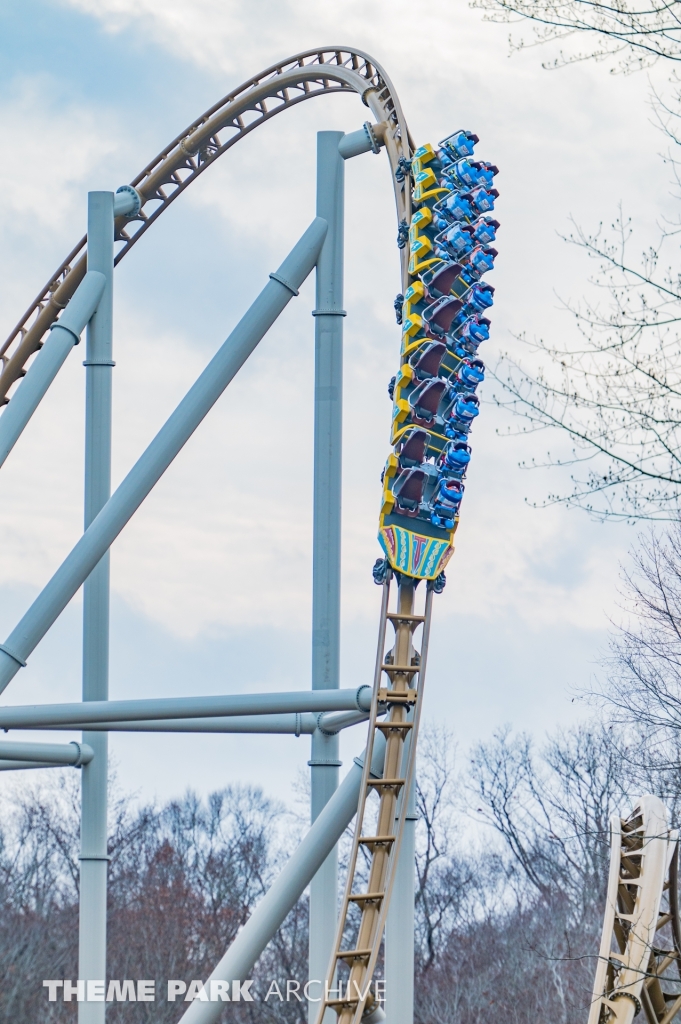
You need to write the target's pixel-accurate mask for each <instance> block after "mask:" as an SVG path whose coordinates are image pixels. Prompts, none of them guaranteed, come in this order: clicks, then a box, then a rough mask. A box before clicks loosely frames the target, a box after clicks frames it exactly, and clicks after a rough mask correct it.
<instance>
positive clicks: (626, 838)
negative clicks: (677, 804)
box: [588, 796, 681, 1024]
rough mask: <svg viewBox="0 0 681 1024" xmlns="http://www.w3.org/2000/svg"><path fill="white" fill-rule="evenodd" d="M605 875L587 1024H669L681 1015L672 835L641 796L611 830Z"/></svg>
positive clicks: (662, 812)
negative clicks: (640, 1022)
mask: <svg viewBox="0 0 681 1024" xmlns="http://www.w3.org/2000/svg"><path fill="white" fill-rule="evenodd" d="M610 836H611V846H610V873H609V878H608V894H607V899H606V907H605V918H604V922H603V934H602V938H601V946H600V951H599V957H598V967H597V968H596V978H595V981H594V990H593V999H592V1002H591V1009H590V1013H589V1021H588V1024H631V1022H632V1021H633V1019H634V1017H635V1016H637V1015H639V1014H640V1012H641V1010H643V1012H644V1014H645V1017H646V1020H647V1022H648V1024H670V1022H671V1020H672V1019H673V1018H674V1017H675V1016H676V1014H677V1013H678V1012H679V1010H681V928H680V922H679V906H678V864H679V849H678V834H677V832H675V831H671V830H670V829H669V824H668V821H667V810H666V808H665V806H664V804H663V803H662V801H661V800H659V799H658V798H657V797H655V796H644V797H642V799H641V800H640V801H639V803H638V804H637V805H636V807H634V809H633V811H632V812H631V814H630V815H629V817H628V818H626V819H621V818H620V817H619V815H614V816H613V817H612V819H611V825H610Z"/></svg>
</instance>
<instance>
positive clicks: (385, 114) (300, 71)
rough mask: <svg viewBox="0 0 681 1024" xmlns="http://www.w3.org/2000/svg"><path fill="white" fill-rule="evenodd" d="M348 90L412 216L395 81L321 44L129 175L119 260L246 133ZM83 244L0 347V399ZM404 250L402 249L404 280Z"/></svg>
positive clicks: (36, 344) (61, 297) (59, 301)
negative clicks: (364, 111) (367, 114)
mask: <svg viewBox="0 0 681 1024" xmlns="http://www.w3.org/2000/svg"><path fill="white" fill-rule="evenodd" d="M346 92H355V93H357V94H358V95H359V96H361V98H362V101H363V102H364V103H365V104H366V106H368V107H369V109H370V110H371V113H372V114H373V116H374V117H375V119H376V122H377V124H378V125H380V126H381V132H382V134H381V141H382V142H383V143H384V144H385V148H386V150H387V153H388V157H389V160H390V164H391V168H392V171H393V185H394V190H395V200H396V205H397V218H398V222H400V223H401V222H402V221H405V220H406V222H407V223H409V220H410V216H411V191H410V188H409V181H408V177H407V181H406V183H405V180H404V179H403V180H402V181H398V180H397V178H396V177H395V173H394V172H395V170H396V169H397V167H398V165H399V162H400V160H401V159H406V160H408V159H410V157H411V154H412V151H413V144H412V141H411V138H410V136H409V131H408V129H407V124H406V121H405V119H404V114H403V113H402V108H401V106H400V103H399V100H398V98H397V95H396V93H395V90H394V88H393V85H392V83H391V81H390V79H389V78H388V76H387V74H386V73H385V71H384V70H383V68H382V67H381V66H380V64H378V63H377V62H376V61H375V60H374V59H373V58H372V57H370V56H369V54H367V53H364V52H363V51H362V50H354V49H349V48H347V47H343V46H329V47H321V48H319V49H315V50H306V51H305V52H304V53H298V54H296V55H295V56H293V57H289V58H288V59H287V60H285V61H282V62H281V63H280V64H273V65H272V66H271V67H269V68H267V69H266V70H265V71H262V72H261V73H260V74H259V75H256V76H255V77H254V78H250V79H249V80H248V81H247V82H244V83H243V85H240V86H239V87H238V88H237V89H235V90H234V91H233V92H231V93H229V94H228V95H227V96H225V97H224V99H222V100H220V101H219V102H218V103H216V104H215V105H214V106H212V107H210V109H209V110H207V111H206V112H205V113H204V114H202V115H201V117H199V118H197V119H196V121H194V122H192V124H190V125H189V127H188V128H186V129H185V130H184V131H183V132H182V133H181V134H180V135H178V136H177V137H176V138H175V139H173V141H172V142H171V143H170V145H168V146H167V147H166V148H165V149H164V150H162V152H161V153H159V154H158V156H157V157H155V158H154V159H153V160H152V161H151V162H150V163H149V164H147V166H146V167H145V168H144V170H143V171H141V172H140V174H138V175H137V177H136V178H134V179H133V181H132V182H131V185H132V186H133V187H134V188H135V190H136V191H137V193H138V195H139V197H140V209H139V211H138V212H137V213H136V214H135V215H134V216H133V217H130V218H126V217H118V218H116V223H115V230H116V240H117V242H118V245H119V248H118V252H117V254H116V263H119V262H120V260H122V259H123V257H124V256H125V255H126V253H128V252H129V251H130V249H131V248H132V246H133V245H134V244H135V243H136V242H137V241H138V239H139V238H141V236H142V235H143V234H144V232H145V231H147V229H148V228H149V227H151V225H152V224H153V223H154V222H155V221H156V220H158V218H159V217H160V216H161V214H162V213H163V211H164V210H167V208H168V207H169V206H170V204H171V203H172V202H174V200H175V199H177V197H178V196H179V195H180V194H181V193H182V192H184V190H185V189H186V188H188V187H189V185H190V184H191V183H192V182H193V181H195V180H196V178H198V176H199V175H200V174H202V173H203V172H204V171H205V170H206V168H207V167H209V166H210V165H211V164H213V163H214V162H215V161H216V160H217V158H218V157H219V156H222V154H223V153H226V152H227V150H228V149H231V147H232V146H234V145H235V144H236V143H237V142H238V141H239V140H240V139H242V138H244V136H246V135H248V134H249V133H250V132H252V131H254V129H256V128H257V127H259V125H261V124H263V123H264V122H265V121H269V120H270V118H272V117H274V116H275V114H279V113H281V112H282V111H283V110H288V109H289V108H290V107H293V106H295V105H296V104H298V103H302V102H303V101H304V100H308V99H313V98H314V97H315V96H325V95H328V94H331V93H346ZM86 244H87V236H85V237H83V238H81V240H80V241H79V242H78V244H77V245H76V246H75V247H74V248H73V249H72V250H71V252H70V253H69V254H68V256H67V257H66V259H65V260H64V261H63V263H62V264H61V266H60V267H59V268H58V270H57V271H56V273H55V274H53V275H52V277H51V278H50V280H49V282H48V283H47V285H46V286H45V287H44V288H43V289H42V291H41V292H40V294H39V295H38V296H37V297H36V299H35V300H34V301H33V302H32V303H31V305H30V306H29V308H28V309H27V310H26V312H25V313H24V315H23V316H22V318H21V320H19V322H18V323H17V325H16V327H15V328H14V329H13V330H12V332H11V334H10V335H9V337H8V338H7V340H6V341H5V342H4V343H3V344H2V346H0V360H1V366H0V405H5V404H7V402H8V401H9V400H10V397H11V396H10V395H9V392H10V389H11V387H12V385H13V384H15V383H16V381H17V380H19V379H20V378H21V377H23V376H24V374H25V373H26V367H27V363H28V361H29V360H30V358H31V356H32V355H34V354H35V353H36V352H37V351H38V350H39V349H40V347H41V345H42V340H43V338H44V336H45V334H46V332H47V331H48V330H49V328H50V327H51V326H52V324H53V323H54V322H55V320H56V319H57V317H58V315H59V313H60V312H61V310H62V309H64V307H65V306H66V305H67V304H68V302H69V300H70V299H71V296H72V295H73V293H74V292H75V290H76V288H77V287H78V285H79V284H80V282H81V281H82V279H83V277H84V275H85V270H86V254H85V250H86ZM407 256H408V253H407V251H406V250H402V278H403V286H404V282H405V280H406V270H407V266H406V259H407Z"/></svg>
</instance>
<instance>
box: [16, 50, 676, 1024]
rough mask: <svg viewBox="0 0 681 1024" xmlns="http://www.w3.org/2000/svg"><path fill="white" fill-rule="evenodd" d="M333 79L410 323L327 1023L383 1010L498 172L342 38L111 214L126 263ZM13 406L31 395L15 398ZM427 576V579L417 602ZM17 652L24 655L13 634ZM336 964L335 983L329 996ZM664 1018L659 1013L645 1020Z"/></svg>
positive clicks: (20, 331)
mask: <svg viewBox="0 0 681 1024" xmlns="http://www.w3.org/2000/svg"><path fill="white" fill-rule="evenodd" d="M338 92H340V93H343V92H355V93H357V94H359V95H360V97H361V98H362V100H363V102H364V103H365V104H366V105H367V106H368V107H369V109H370V110H371V113H372V114H373V116H374V118H375V123H373V124H370V123H368V122H367V123H366V124H365V126H364V130H365V132H366V135H367V139H368V141H367V139H364V140H363V142H364V143H365V144H366V145H365V149H366V148H367V146H368V143H369V142H370V143H371V147H372V148H373V149H374V151H375V152H378V151H379V148H380V147H381V146H383V147H385V149H386V151H387V154H388V158H389V162H390V167H391V172H392V175H391V176H392V181H393V188H394V193H395V201H396V208H397V220H398V247H399V250H400V263H401V287H402V292H401V293H400V294H399V295H398V296H397V298H396V300H395V312H396V316H397V323H398V324H399V325H401V328H402V330H401V335H402V340H401V348H400V365H399V370H398V373H397V374H396V375H395V377H394V378H393V380H392V381H391V383H390V386H389V393H390V396H391V399H392V430H391V443H392V446H393V451H392V453H391V454H390V456H389V457H388V460H387V463H386V466H385V469H384V471H383V475H382V483H383V497H382V502H381V510H380V519H379V541H380V543H381V545H382V548H383V551H384V556H385V557H384V558H382V559H378V561H377V562H376V565H375V566H374V579H375V581H376V583H378V584H379V585H381V587H382V595H383V597H382V604H381V618H380V627H379V639H378V652H377V659H376V668H375V675H374V686H373V695H372V706H371V715H370V721H369V731H368V744H367V746H368V749H367V754H366V756H365V758H364V763H363V764H364V767H363V776H362V784H361V787H360V798H359V807H358V813H357V816H356V819H355V834H354V840H353V846H352V853H351V858H350V867H349V871H348V878H347V883H346V889H345V895H344V899H343V904H342V909H341V913H340V916H339V923H338V931H337V936H336V942H335V946H334V949H333V953H332V957H331V961H330V964H329V969H328V974H327V979H326V981H327V988H326V990H325V992H326V997H325V998H324V999H322V1001H321V1003H320V1010H319V1024H321V1022H322V1019H323V1017H324V1014H325V1012H326V1011H327V1009H330V1008H333V1009H334V1010H335V1011H336V1013H337V1014H338V1024H359V1022H360V1020H361V1019H362V1017H364V1018H365V1021H368V1020H370V1019H371V1018H372V1015H373V1013H374V1003H375V996H374V994H373V991H372V989H371V984H372V978H373V974H374V971H375V968H376V965H377V962H378V958H379V955H380V949H381V942H382V937H383V932H384V929H385V924H386V917H387V912H388V906H389V901H390V895H391V891H392V888H393V884H394V880H395V877H396V870H397V862H398V856H399V851H400V844H401V840H402V834H403V831H404V823H405V818H406V814H407V804H408V794H409V791H410V788H411V787H412V785H413V783H414V774H415V757H416V746H417V736H418V726H419V720H420V717H421V709H422V704H423V692H424V681H425V670H426V660H427V649H428V640H429V634H430V623H431V615H432V602H433V597H434V595H435V594H436V593H440V592H441V591H442V589H443V588H444V585H445V577H444V571H443V570H444V567H445V566H446V564H447V562H448V560H449V558H450V557H451V555H452V553H453V550H454V549H453V536H454V533H455V531H456V528H457V524H458V519H459V508H460V504H461V500H462V497H463V492H464V478H465V475H466V470H467V466H468V462H469V460H470V457H471V449H470V445H469V443H468V441H469V433H470V430H471V426H472V424H473V422H474V419H475V417H476V416H477V415H478V411H479V400H478V398H477V396H476V393H475V392H476V389H477V387H478V385H479V384H480V383H481V381H482V380H483V379H484V366H483V363H482V362H481V360H480V359H478V358H477V351H478V347H479V345H480V344H481V342H482V341H484V340H486V338H487V337H488V336H489V326H490V322H489V320H488V319H487V318H486V317H485V316H483V315H482V314H483V312H484V311H486V310H487V309H488V307H489V306H491V304H492V301H493V292H494V289H493V288H492V287H491V286H490V285H489V284H486V283H484V282H483V281H482V277H483V275H484V274H485V273H486V272H487V271H489V270H491V269H492V267H493V264H494V258H495V257H496V250H494V249H493V248H490V243H491V242H492V241H494V239H495V234H496V230H497V228H498V227H499V225H498V223H497V221H495V220H494V219H492V218H491V217H489V216H487V215H486V214H487V213H488V212H489V211H491V210H492V209H493V207H494V201H495V199H496V197H497V195H498V193H497V191H496V189H494V188H492V180H493V178H494V176H495V175H496V173H497V168H496V167H495V166H494V165H493V164H489V163H487V162H484V161H479V160H476V159H473V149H474V147H475V144H476V143H477V141H478V139H477V136H475V135H473V134H472V133H470V132H467V131H463V130H459V131H457V132H455V133H454V134H453V135H450V136H448V137H447V138H446V139H444V140H442V142H441V143H440V144H439V148H437V149H436V148H434V147H433V146H431V145H425V146H421V147H420V148H419V149H416V150H415V149H414V146H413V144H412V141H411V138H410V136H409V132H408V129H407V125H406V122H405V120H404V116H403V114H402V110H401V107H400V104H399V101H398V99H397V97H396V94H395V91H394V89H393V87H392V84H391V82H390V80H389V78H388V77H387V75H386V74H385V72H384V71H383V69H382V68H381V67H380V66H379V65H378V64H377V63H376V62H375V61H374V60H373V59H372V58H371V57H369V56H368V55H367V54H365V53H363V52H362V51H359V50H351V49H348V48H344V47H328V48H321V49H315V50H308V51H306V52H305V53H300V54H297V55H296V56H294V57H291V58H290V59H288V60H287V61H284V62H283V63H281V64H276V65H273V66H272V67H270V68H267V69H266V70H265V71H264V72H262V74H260V75H258V76H256V77H255V78H252V79H250V80H249V81H248V82H245V83H244V84H243V85H241V86H240V87H239V88H238V89H236V90H235V91H234V92H232V93H230V94H229V95H228V96H226V97H225V98H224V99H223V100H221V101H220V102H219V103H217V104H215V105H214V106H213V107H211V108H210V110H208V111H206V113H205V114H203V115H202V116H201V117H200V118H198V119H197V120H196V121H194V122H193V123H192V124H191V125H190V126H189V127H188V128H187V129H186V130H185V131H184V132H182V133H181V134H180V135H179V136H177V138H175V139H174V140H173V141H172V142H171V143H170V145H169V146H168V147H166V149H164V150H163V151H162V152H161V153H160V154H159V155H158V156H157V157H156V158H155V159H154V160H152V161H151V162H150V163H149V164H148V165H147V166H146V167H145V168H144V170H143V171H142V172H141V173H140V174H139V175H138V176H137V177H136V178H135V179H134V180H133V181H132V182H131V184H130V185H124V186H122V188H121V189H119V192H121V191H123V192H126V193H127V199H126V202H127V208H128V210H129V213H128V215H127V216H125V217H123V216H120V217H117V218H116V219H115V228H114V230H115V239H116V242H117V245H118V251H117V254H116V259H115V262H116V263H118V262H119V261H120V260H121V259H122V258H123V256H124V255H125V254H126V253H127V252H129V250H130V249H131V248H132V246H133V245H135V243H136V242H137V241H138V240H139V239H140V238H141V236H142V235H143V234H144V232H145V231H146V230H147V229H148V228H149V227H151V225H152V224H153V223H154V222H155V221H156V220H157V219H158V217H159V216H160V215H161V213H162V212H163V211H164V210H165V209H167V207H168V206H169V205H170V204H171V203H172V202H174V201H175V199H176V198H177V197H178V196H179V195H180V194H181V193H182V192H184V190H185V189H186V188H187V187H188V186H189V185H190V184H191V182H192V181H194V180H195V179H196V178H197V177H198V176H199V175H200V174H202V173H203V171H204V170H206V168H207V167H208V166H210V165H211V164H212V163H214V162H215V160H217V158H218V157H219V156H220V155H221V154H222V153H225V152H226V151H227V150H228V149H230V148H231V147H232V146H233V145H235V143H236V142H238V141H239V139H241V138H243V137H244V136H245V135H247V134H248V133H250V132H251V131H253V130H254V129H255V128H257V127H258V126H259V125H261V124H263V123H264V122H265V121H267V120H269V119H270V118H272V117H274V115H275V114H278V113H280V112H281V111H283V110H286V109H288V108H289V107H292V106H295V105H296V104H298V103H301V102H303V101H305V100H307V99H311V98H313V97H314V96H323V95H327V94H329V93H338ZM121 208H125V207H119V209H121ZM413 210H414V211H415V212H412V211H413ZM109 223H110V222H109ZM86 245H87V238H83V239H81V241H80V242H79V243H78V244H77V245H76V246H75V247H74V249H73V250H72V251H71V252H70V253H69V255H68V256H67V258H66V259H65V260H64V262H63V263H62V264H61V266H60V267H59V268H58V270H57V272H56V273H55V274H54V275H53V277H52V278H51V279H50V282H49V283H48V285H47V286H46V287H45V288H44V289H43V290H42V291H41V293H40V294H39V295H38V297H37V298H36V299H35V301H34V302H33V303H32V304H31V306H30V307H29V309H28V310H27V312H26V313H25V315H24V316H23V317H22V318H21V320H20V321H19V323H18V324H17V326H16V327H15V328H14V330H13V331H12V333H11V334H10V336H9V337H8V339H7V341H6V342H5V343H4V345H3V346H2V347H1V348H0V357H1V358H2V369H1V372H0V404H4V405H7V403H11V402H12V399H13V396H14V394H15V391H13V390H12V389H13V386H14V385H15V384H16V383H17V382H18V381H19V380H20V378H21V377H22V376H24V375H25V374H26V373H27V370H28V369H29V368H30V367H29V362H30V360H31V358H32V356H34V354H35V353H36V352H37V351H38V350H39V349H40V348H41V346H42V343H43V338H44V336H45V334H46V332H47V331H48V329H49V328H50V327H51V326H52V325H53V324H54V323H55V321H57V319H58V317H59V314H60V313H61V311H62V310H64V309H65V307H67V305H68V303H69V301H70V299H71V298H72V297H73V296H74V293H75V292H76V289H77V288H78V285H79V284H80V282H81V281H82V280H83V278H84V276H85V273H86V269H87V254H86ZM101 276H102V275H101V274H100V275H99V277H101ZM270 276H271V277H275V275H270ZM95 278H97V274H96V273H95ZM89 279H90V280H93V279H92V278H90V277H89ZM86 283H87V282H86ZM95 283H96V282H95ZM100 294H101V292H100ZM77 301H78V300H76V301H74V304H73V306H72V307H71V311H73V309H74V307H76V306H77ZM92 308H96V307H92ZM66 315H67V316H68V315H69V314H66ZM88 315H91V313H90V314H88ZM86 319H87V318H85V319H84V320H83V323H85V322H86ZM64 326H65V325H64ZM66 329H67V330H71V329H70V328H68V327H67V328H66ZM71 334H72V335H73V334H74V332H73V330H71ZM47 352H48V349H46V350H45V352H44V353H43V357H44V356H45V355H46V353H47ZM41 358H42V357H41ZM107 365H109V364H107ZM36 367H37V364H36ZM28 384H29V380H27V381H26V385H28ZM11 408H12V409H14V410H17V408H21V406H20V403H19V402H17V403H16V404H14V405H13V406H12V407H11ZM4 415H6V413H3V416H4ZM11 415H12V413H11V411H10V417H11ZM0 422H2V418H0ZM5 422H7V421H5ZM8 450H9V449H8ZM420 583H423V584H424V586H423V587H422V589H421V593H423V591H425V594H424V598H423V606H422V610H421V611H420V612H417V610H416V597H417V589H418V586H419V584H420ZM393 584H396V587H394V588H393ZM395 593H396V597H395V602H394V608H393V609H392V610H391V599H392V595H393V594H395ZM389 630H392V631H393V633H392V634H391V636H390V637H388V631H389ZM419 632H420V641H419V643H420V650H417V649H416V647H415V638H416V636H417V634H418V633H419ZM5 651H6V653H7V651H8V649H7V648H5ZM8 656H9V657H10V658H14V661H15V662H16V664H17V665H18V664H20V663H22V662H21V661H20V660H19V659H18V658H16V657H15V656H14V655H13V654H12V652H11V650H9V654H8ZM10 678H11V677H10ZM381 733H382V734H384V736H385V739H386V754H385V765H384V771H383V776H382V778H380V779H378V778H375V777H373V776H372V775H371V764H372V752H373V748H374V743H375V740H376V738H377V737H378V736H379V735H380V734H381ZM631 884H632V885H633V884H634V883H633V882H632V883H631ZM335 977H338V979H339V986H340V987H339V989H338V991H339V993H340V994H339V997H338V998H331V995H330V991H329V989H330V987H331V985H332V984H333V979H334V978H335ZM651 998H656V994H655V993H653V994H652V995H651ZM614 1005H617V1004H614ZM661 1022H662V1018H660V1017H658V1018H656V1019H655V1021H651V1024H661ZM593 1024H596V1022H593ZM664 1024H667V1018H665V1019H664Z"/></svg>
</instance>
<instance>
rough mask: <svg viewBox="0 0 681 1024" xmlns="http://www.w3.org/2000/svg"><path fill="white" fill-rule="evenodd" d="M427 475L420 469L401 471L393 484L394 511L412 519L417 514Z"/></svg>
mask: <svg viewBox="0 0 681 1024" xmlns="http://www.w3.org/2000/svg"><path fill="white" fill-rule="evenodd" d="M427 479H428V474H427V473H425V472H424V471H423V470H422V469H403V470H402V472H401V473H400V475H399V476H398V477H397V478H396V480H395V483H394V484H393V495H394V497H395V509H396V511H397V512H401V513H402V515H405V516H409V517H410V518H413V517H414V516H417V515H418V514H419V508H420V506H421V502H422V501H423V491H424V488H425V486H426V481H427Z"/></svg>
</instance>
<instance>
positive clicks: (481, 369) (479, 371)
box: [455, 359, 485, 393]
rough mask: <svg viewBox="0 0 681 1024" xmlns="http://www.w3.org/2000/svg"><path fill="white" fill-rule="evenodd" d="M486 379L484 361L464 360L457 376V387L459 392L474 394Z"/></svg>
mask: <svg viewBox="0 0 681 1024" xmlns="http://www.w3.org/2000/svg"><path fill="white" fill-rule="evenodd" d="M484 379H485V364H484V363H483V361H482V359H464V361H463V362H462V363H461V366H460V367H459V369H458V371H457V374H456V384H455V387H456V389H457V391H459V392H462V391H463V392H468V393H470V392H473V391H475V389H476V388H477V386H478V384H482V382H483V380H484Z"/></svg>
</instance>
